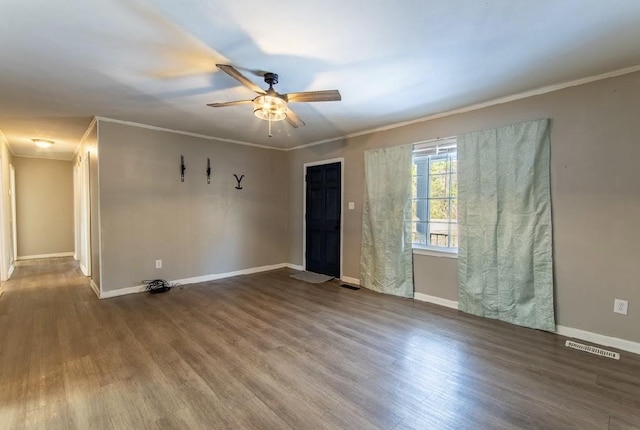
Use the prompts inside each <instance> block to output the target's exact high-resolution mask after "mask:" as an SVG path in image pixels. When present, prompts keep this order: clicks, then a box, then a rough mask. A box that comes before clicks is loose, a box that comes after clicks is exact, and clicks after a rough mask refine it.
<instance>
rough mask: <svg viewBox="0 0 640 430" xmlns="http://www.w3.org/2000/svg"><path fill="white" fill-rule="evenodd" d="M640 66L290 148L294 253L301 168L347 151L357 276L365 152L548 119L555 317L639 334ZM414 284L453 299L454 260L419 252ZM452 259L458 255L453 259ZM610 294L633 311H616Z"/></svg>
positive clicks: (296, 259) (349, 271)
mask: <svg viewBox="0 0 640 430" xmlns="http://www.w3.org/2000/svg"><path fill="white" fill-rule="evenodd" d="M638 106H640V73H634V74H629V75H624V76H620V77H616V78H611V79H606V80H602V81H598V82H593V83H590V84H586V85H581V86H577V87H572V88H568V89H564V90H560V91H556V92H553V93H549V94H545V95H541V96H535V97H530V98H526V99H522V100H518V101H513V102H509V103H505V104H501V105H496V106H492V107H488V108H484V109H480V110H476V111H473V112H467V113H462V114H457V115H452V116H448V117H444V118H440V119H435V120H431V121H425V122H421V123H416V124H412V125H408V126H405V127H401V128H396V129H393V130H388V131H384V132H378V133H374V134H370V135H365V136H360V137H356V138H353V139H349V140H347V141H338V142H333V143H329V144H325V145H319V146H314V147H309V148H304V149H300V150H296V151H291V152H289V153H288V156H289V215H288V216H289V225H290V228H289V235H288V239H289V248H288V257H289V258H288V261H289V262H290V263H293V264H302V186H303V183H302V180H301V177H302V176H301V175H302V173H301V172H302V169H303V164H304V163H305V162H311V161H318V160H324V159H330V158H336V157H345V177H344V181H345V192H344V201H345V205H346V202H348V201H353V202H355V203H356V209H355V210H351V211H350V210H344V226H345V231H344V254H345V255H344V275H346V276H349V277H353V278H359V273H358V272H359V260H360V238H361V233H360V222H361V216H362V196H363V179H364V168H363V159H364V155H363V153H364V151H365V150H366V149H370V148H378V147H383V146H390V145H400V144H404V143H412V142H416V141H421V140H426V139H433V138H437V137H448V136H454V135H459V134H462V133H465V132H469V131H473V130H481V129H487V128H493V127H499V126H503V125H507V124H513V123H517V122H521V121H527V120H533V119H538V118H543V117H548V118H551V120H552V128H551V180H552V183H551V193H552V205H553V222H554V254H555V255H554V264H555V291H556V309H557V313H556V315H557V323H558V324H560V325H563V326H567V327H572V328H577V329H582V330H587V331H590V332H595V333H599V334H603V335H607V336H613V337H618V338H622V339H627V340H631V341H634V342H639V341H640V330H638V327H640V288H638V283H639V282H640V281H639V280H640V264H638V258H639V257H640V169H639V168H638V160H640V142H639V137H638V136H640V121H638V119H637V116H638ZM414 258H415V273H416V281H415V282H416V291H417V292H419V293H423V294H428V295H432V296H437V297H442V298H446V299H450V300H457V294H458V293H457V276H456V271H457V265H456V264H455V263H453V264H452V262H451V261H449V260H447V259H444V258H439V257H428V256H422V255H417V256H414ZM453 261H454V262H455V260H453ZM614 298H622V299H627V300H629V315H628V316H622V315H619V314H614V313H613V301H614Z"/></svg>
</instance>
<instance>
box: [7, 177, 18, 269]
mask: <svg viewBox="0 0 640 430" xmlns="http://www.w3.org/2000/svg"><path fill="white" fill-rule="evenodd" d="M9 188H10V190H11V202H10V205H11V250H12V252H13V261H12V262H11V264H12V265H15V262H16V261H18V220H17V216H16V168H15V167H14V166H13V164H9Z"/></svg>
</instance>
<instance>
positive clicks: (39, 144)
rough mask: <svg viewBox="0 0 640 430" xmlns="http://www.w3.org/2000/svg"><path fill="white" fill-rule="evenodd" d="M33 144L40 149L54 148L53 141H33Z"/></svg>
mask: <svg viewBox="0 0 640 430" xmlns="http://www.w3.org/2000/svg"><path fill="white" fill-rule="evenodd" d="M31 140H33V143H35V144H36V146H37V147H39V148H51V147H52V146H53V141H52V140H44V139H31Z"/></svg>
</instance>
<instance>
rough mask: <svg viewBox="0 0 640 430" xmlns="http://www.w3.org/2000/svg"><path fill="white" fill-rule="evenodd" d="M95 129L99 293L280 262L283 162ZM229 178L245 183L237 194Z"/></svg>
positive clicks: (237, 148) (124, 129)
mask: <svg viewBox="0 0 640 430" xmlns="http://www.w3.org/2000/svg"><path fill="white" fill-rule="evenodd" d="M98 128H99V143H98V150H99V154H100V181H99V188H100V227H101V232H100V233H101V260H102V265H101V271H102V285H101V290H102V291H103V292H106V291H111V290H115V289H120V288H125V287H131V286H135V285H140V283H141V281H142V280H145V279H155V278H165V279H183V278H190V277H197V276H205V275H212V274H219V273H227V272H232V271H237V270H242V269H250V268H255V267H262V266H268V265H273V264H280V263H284V262H286V249H287V241H286V218H287V217H286V209H285V208H286V205H287V188H286V178H287V170H286V158H287V157H286V153H284V152H281V151H274V150H266V149H261V148H255V147H249V146H241V145H236V144H231V143H226V142H220V141H215V140H207V139H201V138H197V137H190V136H184V135H179V134H174V133H167V132H163V131H154V130H149V129H145V128H138V127H132V126H127V125H123V124H118V123H112V122H105V121H99V125H98ZM181 154H182V155H184V158H185V164H186V167H187V170H186V174H185V182H184V183H182V182H180V169H179V166H180V155H181ZM207 157H209V158H210V159H211V168H212V176H211V184H207V182H206V175H205V170H206V163H207ZM234 173H235V174H238V176H240V175H241V174H244V175H245V178H244V179H243V181H242V186H243V189H242V190H236V189H235V186H236V180H235V179H234V177H233V174H234ZM156 259H161V260H162V262H163V267H162V269H155V260H156Z"/></svg>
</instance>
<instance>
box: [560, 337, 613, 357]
mask: <svg viewBox="0 0 640 430" xmlns="http://www.w3.org/2000/svg"><path fill="white" fill-rule="evenodd" d="M564 345H565V346H566V347H569V348H573V349H579V350H580V351H584V352H588V353H590V354H595V355H601V356H603V357H608V358H613V359H614V360H620V354H618V353H617V352H612V351H607V350H606V349H602V348H597V347H595V346H591V345H584V344H582V343H578V342H574V341H572V340H568V341H566V342H565V344H564Z"/></svg>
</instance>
